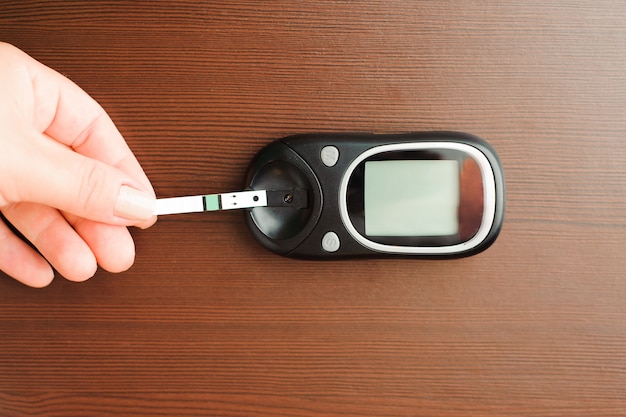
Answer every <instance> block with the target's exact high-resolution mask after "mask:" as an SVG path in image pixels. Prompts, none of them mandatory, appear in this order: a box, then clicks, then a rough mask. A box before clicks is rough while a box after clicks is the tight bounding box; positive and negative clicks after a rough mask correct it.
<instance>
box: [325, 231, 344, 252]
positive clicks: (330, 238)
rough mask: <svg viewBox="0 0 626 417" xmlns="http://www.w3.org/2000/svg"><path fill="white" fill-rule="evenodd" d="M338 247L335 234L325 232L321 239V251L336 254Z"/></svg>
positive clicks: (338, 243) (337, 237)
mask: <svg viewBox="0 0 626 417" xmlns="http://www.w3.org/2000/svg"><path fill="white" fill-rule="evenodd" d="M340 246H341V242H340V241H339V236H337V233H335V232H327V233H326V234H325V235H324V237H323V238H322V249H324V250H325V251H326V252H337V251H338V250H339V247H340Z"/></svg>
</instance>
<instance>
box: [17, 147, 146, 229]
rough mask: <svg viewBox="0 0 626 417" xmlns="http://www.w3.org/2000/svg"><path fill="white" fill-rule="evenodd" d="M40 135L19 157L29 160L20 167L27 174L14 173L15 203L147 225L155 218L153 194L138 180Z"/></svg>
mask: <svg viewBox="0 0 626 417" xmlns="http://www.w3.org/2000/svg"><path fill="white" fill-rule="evenodd" d="M40 138H41V139H40V140H36V141H34V143H33V142H31V143H30V145H31V146H30V148H31V149H29V150H28V151H29V152H28V157H27V158H23V159H21V158H17V159H18V161H19V159H21V160H22V161H31V163H30V165H29V166H28V167H22V168H21V169H24V168H26V171H27V172H21V173H19V172H18V174H17V175H16V177H15V179H14V182H15V194H16V195H17V201H28V202H34V203H40V204H44V205H47V206H50V207H54V208H56V209H59V210H61V211H65V212H68V213H71V214H74V215H76V216H79V217H82V218H85V219H89V220H94V221H98V222H102V223H108V224H114V225H125V226H131V225H140V224H142V223H143V224H144V225H145V224H146V223H147V222H148V221H150V220H153V219H154V214H153V213H154V206H155V204H156V198H155V195H154V192H153V191H152V190H149V191H147V190H145V187H144V186H142V184H141V182H139V181H138V180H136V179H134V178H133V177H131V176H130V175H128V174H127V173H125V172H124V171H122V170H120V169H118V168H115V167H113V166H110V165H107V164H105V163H104V162H101V161H98V160H95V159H92V158H89V157H86V156H84V155H81V154H79V153H77V152H74V151H73V150H72V149H70V148H68V147H66V146H64V145H62V144H60V143H58V142H56V141H54V140H52V139H50V138H47V137H45V136H44V135H41V136H40ZM122 163H123V161H119V164H122ZM21 165H22V166H23V165H24V164H23V163H22V164H21ZM18 170H19V169H18ZM13 172H15V171H13ZM12 202H15V201H12Z"/></svg>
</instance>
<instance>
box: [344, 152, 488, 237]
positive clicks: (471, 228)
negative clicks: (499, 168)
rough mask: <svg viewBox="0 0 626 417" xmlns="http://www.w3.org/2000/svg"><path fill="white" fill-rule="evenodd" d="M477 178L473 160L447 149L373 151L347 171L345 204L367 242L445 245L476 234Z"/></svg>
mask: <svg viewBox="0 0 626 417" xmlns="http://www.w3.org/2000/svg"><path fill="white" fill-rule="evenodd" d="M483 198H484V197H483V180H482V175H481V171H480V169H479V167H478V165H477V163H476V161H474V159H473V158H471V157H469V156H468V155H467V154H466V153H463V152H461V151H458V150H453V149H428V150H423V151H391V152H384V153H380V154H376V155H373V156H372V157H369V158H367V159H365V160H364V161H363V162H361V163H359V165H357V166H356V167H355V169H354V171H353V172H352V175H351V176H350V180H349V182H348V187H347V194H346V208H347V211H348V215H349V217H350V221H351V223H352V225H353V226H354V228H355V229H356V231H357V232H358V233H359V234H361V235H363V236H364V237H367V239H368V240H370V241H372V242H376V243H380V244H385V245H397V246H449V245H455V244H458V243H461V242H465V241H467V240H469V239H470V238H471V237H472V236H474V235H475V234H476V232H477V231H478V228H479V227H480V224H481V222H482V215H483Z"/></svg>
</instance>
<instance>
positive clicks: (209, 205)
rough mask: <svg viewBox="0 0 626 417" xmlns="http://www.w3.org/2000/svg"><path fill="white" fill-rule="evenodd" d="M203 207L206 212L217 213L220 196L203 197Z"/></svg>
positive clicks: (209, 195)
mask: <svg viewBox="0 0 626 417" xmlns="http://www.w3.org/2000/svg"><path fill="white" fill-rule="evenodd" d="M204 205H205V210H206V211H218V210H219V209H220V195H219V194H208V195H205V196H204Z"/></svg>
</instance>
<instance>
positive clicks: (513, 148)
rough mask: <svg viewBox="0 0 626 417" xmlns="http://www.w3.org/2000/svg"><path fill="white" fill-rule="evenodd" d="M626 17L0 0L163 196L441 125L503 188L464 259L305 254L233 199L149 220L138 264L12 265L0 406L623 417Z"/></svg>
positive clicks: (409, 7)
mask: <svg viewBox="0 0 626 417" xmlns="http://www.w3.org/2000/svg"><path fill="white" fill-rule="evenodd" d="M625 22H626V6H625V5H624V3H623V2H621V1H617V0H614V1H612V0H600V1H593V2H589V1H583V0H581V1H574V0H566V1H556V0H537V1H526V0H524V1H515V2H512V1H508V0H507V1H504V0H501V1H493V2H475V1H469V0H459V1H441V0H438V1H406V0H405V1H399V0H398V1H394V0H367V1H360V2H349V1H298V2H293V1H263V2H257V1H244V0H233V1H222V2H208V1H197V2H196V1H139V2H133V1H46V2H39V1H25V0H3V2H2V3H1V4H0V40H3V41H7V42H11V43H13V44H15V45H17V46H18V47H20V48H22V49H24V50H25V51H26V52H28V53H29V54H31V55H32V56H34V57H35V58H37V59H39V60H41V61H42V62H44V63H45V64H47V65H49V66H51V67H53V68H55V69H57V70H58V71H60V72H62V73H63V74H65V75H66V76H68V77H69V78H71V79H72V80H74V81H75V82H77V83H78V84H79V85H81V86H82V87H83V88H84V89H85V90H86V91H88V92H89V93H90V94H91V95H93V96H94V97H95V98H96V99H97V100H99V101H100V102H101V104H102V105H103V106H104V107H105V109H107V111H108V112H109V113H110V115H111V117H112V118H113V119H114V121H115V122H116V123H117V125H118V127H119V129H120V130H121V131H122V133H123V134H124V136H125V137H126V139H127V141H128V143H129V144H130V146H131V148H132V149H133V150H134V151H135V153H136V155H137V157H138V158H139V160H140V162H141V163H142V165H143V166H144V168H145V170H146V172H147V173H148V176H149V177H150V179H151V180H152V183H153V185H154V187H155V189H156V191H157V193H158V194H159V195H160V196H163V197H165V196H172V195H184V194H196V193H213V192H223V191H232V190H237V189H239V188H240V187H241V186H242V181H243V174H244V171H245V168H246V166H247V163H248V161H249V159H250V158H251V157H252V156H253V155H254V154H255V153H256V151H258V150H259V149H260V148H261V147H262V146H263V145H265V144H267V143H269V142H270V141H272V140H274V139H277V138H279V137H282V136H285V135H288V134H293V133H303V132H317V131H375V132H403V131H422V130H460V131H466V132H470V133H473V134H476V135H479V136H481V137H483V138H485V139H486V140H488V141H489V142H490V143H491V144H492V145H493V146H494V147H495V148H496V150H497V151H498V152H499V154H500V157H501V159H502V161H503V164H504V168H505V174H506V181H507V187H508V195H507V212H506V220H505V226H504V229H503V231H502V234H501V236H500V238H499V239H498V241H497V242H496V244H495V245H494V246H493V247H491V248H490V249H489V250H488V251H486V252H484V253H483V254H480V255H478V256H476V257H472V258H467V259H461V260H453V261H415V260H398V259H395V260H384V259H383V260H380V259H379V260H359V261H342V262H328V263H322V262H308V261H295V260H289V259H284V258H280V257H277V256H275V255H272V254H270V253H268V252H266V251H265V250H264V249H262V248H261V247H260V246H258V245H257V244H256V243H255V241H254V240H253V238H252V237H251V236H250V235H249V234H248V232H247V230H246V226H245V224H244V222H243V221H242V215H241V213H214V214H206V215H184V216H178V217H171V218H164V219H162V220H160V221H159V222H158V223H157V224H156V225H155V226H154V227H152V228H151V229H148V230H144V231H134V232H133V234H134V236H135V240H136V245H137V259H136V264H135V266H134V267H133V268H132V269H131V270H130V271H128V272H126V273H123V274H120V275H113V274H108V273H105V272H102V271H101V272H99V273H98V274H97V275H96V276H95V277H94V278H93V279H91V280H90V281H88V282H86V283H84V284H72V283H70V282H67V281H65V280H63V279H61V278H57V279H56V280H55V281H54V282H53V284H52V285H51V286H49V287H48V288H46V289H43V290H34V289H30V288H26V287H24V286H22V285H20V284H18V283H16V282H14V281H12V280H10V279H9V278H7V277H4V276H0V415H2V416H27V415H38V416H100V415H125V416H209V415H212V416H229V417H230V416H232V417H234V416H302V417H304V416H306V417H309V416H341V417H348V416H354V417H357V416H358V417H363V416H375V417H383V416H433V415H441V416H455V417H457V416H477V415H486V416H503V415H515V416H522V415H523V416H526V415H542V416H572V415H585V416H594V415H597V416H606V415H626V257H625V256H624V250H625V249H626V237H625V234H626V168H625V165H626V23H625ZM1 89H2V87H1V86H0V92H1ZM0 151H1V150H0ZM0 169H1V168H0Z"/></svg>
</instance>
